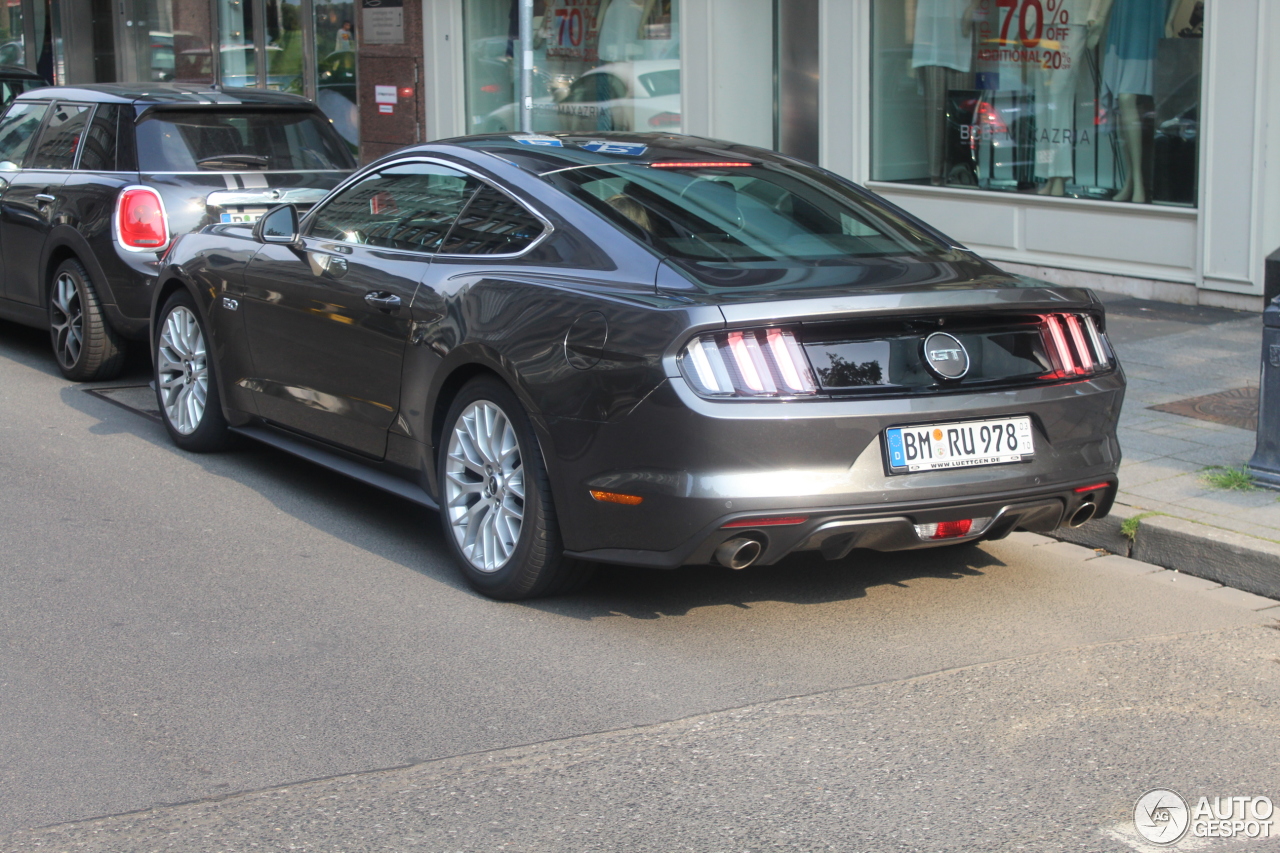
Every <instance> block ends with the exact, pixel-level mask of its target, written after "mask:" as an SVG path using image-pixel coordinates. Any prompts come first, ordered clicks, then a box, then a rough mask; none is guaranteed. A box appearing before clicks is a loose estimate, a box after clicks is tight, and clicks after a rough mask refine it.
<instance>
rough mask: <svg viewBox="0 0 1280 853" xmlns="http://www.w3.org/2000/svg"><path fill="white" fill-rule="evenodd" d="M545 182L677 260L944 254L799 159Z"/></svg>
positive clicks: (605, 169)
mask: <svg viewBox="0 0 1280 853" xmlns="http://www.w3.org/2000/svg"><path fill="white" fill-rule="evenodd" d="M549 179H550V180H551V181H552V182H553V183H555V184H556V185H557V186H559V187H560V188H561V189H564V190H566V191H568V192H569V193H570V194H571V195H574V196H576V197H577V198H579V199H581V200H583V201H584V202H586V203H587V204H589V205H590V206H591V207H594V208H595V209H596V210H598V211H599V212H600V213H601V214H603V215H604V216H605V217H607V218H608V219H611V220H612V221H613V222H615V223H616V224H618V225H619V226H621V227H622V228H624V229H625V230H627V231H629V232H631V233H632V234H634V235H635V236H637V237H639V238H640V239H641V240H643V241H645V242H646V243H649V244H650V245H651V246H653V247H654V248H655V249H657V250H658V251H659V252H661V253H662V254H664V255H666V256H668V257H671V258H677V259H680V260H686V261H695V262H710V263H744V262H773V263H782V264H784V265H785V264H788V263H791V262H800V263H805V262H808V263H814V262H830V261H839V260H841V259H854V258H867V257H884V256H893V255H929V254H937V253H944V252H947V251H949V247H947V246H945V245H943V244H942V243H940V242H938V241H937V240H936V239H935V238H934V237H933V236H932V235H930V234H928V233H926V232H924V231H923V230H921V229H920V228H919V227H918V226H916V225H914V224H913V223H911V222H910V221H909V220H907V219H904V218H903V217H901V216H899V215H898V214H896V213H895V212H894V211H892V210H891V209H889V208H886V207H882V206H880V205H878V204H876V203H875V202H874V201H873V200H871V199H868V198H865V197H863V196H861V195H859V194H858V193H856V192H855V191H853V190H852V189H851V188H849V187H846V186H844V185H842V184H840V183H839V182H837V181H834V180H833V179H831V178H830V177H829V176H827V175H825V174H824V173H822V172H821V171H819V170H816V169H809V168H806V167H802V166H782V165H778V164H763V163H762V164H754V165H750V166H736V167H732V166H726V167H714V166H703V167H697V168H652V167H650V166H647V165H644V164H627V165H616V166H599V167H588V168H580V169H566V170H564V171H560V172H555V173H553V174H552V175H551V176H549Z"/></svg>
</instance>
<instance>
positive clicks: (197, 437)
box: [152, 292, 227, 452]
mask: <svg viewBox="0 0 1280 853" xmlns="http://www.w3.org/2000/svg"><path fill="white" fill-rule="evenodd" d="M160 318H161V319H160V323H159V325H158V326H157V331H156V341H155V351H154V353H153V356H152V360H153V362H154V364H155V387H156V402H157V403H158V404H159V406H160V412H161V413H162V415H163V416H164V425H165V428H166V429H167V430H168V431H169V435H170V437H171V438H173V440H174V443H176V444H177V445H178V446H179V447H181V448H183V449H184V450H194V451H201V452H202V451H208V450H219V449H221V448H222V447H223V446H224V445H225V444H226V440H227V422H226V419H225V418H224V417H223V414H222V405H221V403H220V402H219V398H218V386H217V383H216V382H215V381H214V374H213V369H214V368H213V359H212V358H211V357H210V355H209V342H208V336H207V335H206V333H205V327H204V322H203V321H202V320H201V319H200V315H199V314H198V313H197V311H196V306H195V303H194V302H193V301H192V299H191V297H190V296H189V295H188V294H186V293H184V292H179V293H176V294H174V295H173V296H171V297H170V298H169V301H168V302H166V303H165V306H164V310H163V311H162V312H161V314H160Z"/></svg>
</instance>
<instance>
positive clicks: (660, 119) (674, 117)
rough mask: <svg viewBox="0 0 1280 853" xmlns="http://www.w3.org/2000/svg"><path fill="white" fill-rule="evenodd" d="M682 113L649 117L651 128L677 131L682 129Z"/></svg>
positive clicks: (658, 114)
mask: <svg viewBox="0 0 1280 853" xmlns="http://www.w3.org/2000/svg"><path fill="white" fill-rule="evenodd" d="M680 120H681V119H680V113H657V114H656V115H652V116H650V117H649V127H656V128H659V129H662V130H675V129H678V128H679V127H680Z"/></svg>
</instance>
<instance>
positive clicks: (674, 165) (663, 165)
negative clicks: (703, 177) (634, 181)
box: [649, 160, 755, 169]
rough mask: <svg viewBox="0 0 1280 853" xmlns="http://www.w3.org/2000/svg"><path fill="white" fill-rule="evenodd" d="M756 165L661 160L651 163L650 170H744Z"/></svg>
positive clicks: (730, 162) (729, 162) (723, 161)
mask: <svg viewBox="0 0 1280 853" xmlns="http://www.w3.org/2000/svg"><path fill="white" fill-rule="evenodd" d="M754 165H755V163H745V162H739V161H737V160H696V161H695V160H660V161H659V162H657V163H650V164H649V168H650V169H724V168H732V169H736V168H743V167H747V166H754Z"/></svg>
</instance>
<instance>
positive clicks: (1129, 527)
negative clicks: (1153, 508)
mask: <svg viewBox="0 0 1280 853" xmlns="http://www.w3.org/2000/svg"><path fill="white" fill-rule="evenodd" d="M1153 515H1163V513H1159V512H1144V513H1141V514H1140V515H1135V516H1132V517H1130V518H1126V519H1125V520H1124V521H1122V522H1121V523H1120V535H1121V536H1123V537H1124V538H1126V539H1128V540H1129V541H1130V542H1132V541H1133V540H1134V539H1137V538H1138V528H1139V527H1141V526H1142V519H1144V518H1150V517H1151V516H1153Z"/></svg>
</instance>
